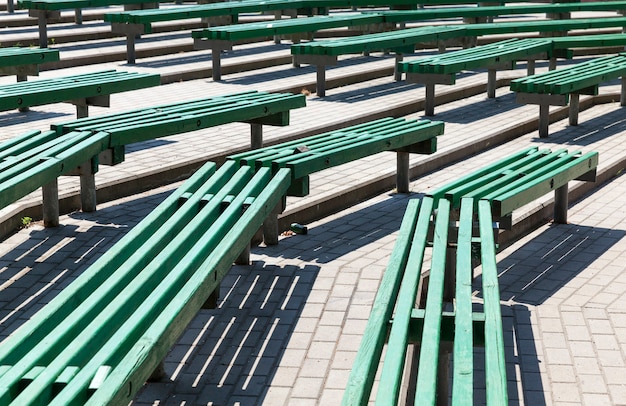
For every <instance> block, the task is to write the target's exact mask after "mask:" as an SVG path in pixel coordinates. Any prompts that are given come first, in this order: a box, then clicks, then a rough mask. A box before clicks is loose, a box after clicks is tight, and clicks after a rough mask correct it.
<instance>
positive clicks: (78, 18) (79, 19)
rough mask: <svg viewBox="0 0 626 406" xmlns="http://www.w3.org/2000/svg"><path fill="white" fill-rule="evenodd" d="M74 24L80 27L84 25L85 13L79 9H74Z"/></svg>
mask: <svg viewBox="0 0 626 406" xmlns="http://www.w3.org/2000/svg"><path fill="white" fill-rule="evenodd" d="M74 22H75V23H76V24H78V25H80V24H82V23H83V11H82V10H81V9H79V8H77V9H74Z"/></svg>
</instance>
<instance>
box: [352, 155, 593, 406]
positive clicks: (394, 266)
mask: <svg viewBox="0 0 626 406" xmlns="http://www.w3.org/2000/svg"><path fill="white" fill-rule="evenodd" d="M597 164H598V154H597V153H587V154H582V153H568V152H567V151H564V150H558V151H549V150H539V149H537V148H531V149H528V150H525V151H521V152H519V153H517V154H514V155H512V156H509V157H507V158H505V159H503V160H501V161H499V162H496V163H494V164H492V165H489V166H487V167H485V168H483V169H481V170H478V171H476V172H474V173H471V174H469V175H467V176H465V177H462V178H461V179H458V180H456V181H454V182H452V183H450V184H448V185H445V186H443V187H441V188H439V189H437V190H436V191H434V192H432V193H429V194H428V195H426V196H424V197H423V198H422V199H414V200H411V201H410V202H409V204H408V207H407V209H406V213H405V215H404V219H403V221H402V225H401V227H400V231H399V234H398V238H397V241H396V245H395V248H394V250H393V252H392V254H391V258H390V261H389V265H388V267H387V270H386V271H385V273H384V276H383V280H382V281H381V284H380V287H379V290H378V292H377V295H376V298H375V300H374V304H373V307H372V311H371V313H370V317H369V320H368V323H367V326H366V328H365V333H364V335H363V338H362V341H361V345H360V348H359V350H358V353H357V356H356V359H355V361H354V364H353V367H352V370H351V373H350V378H349V381H348V386H347V388H346V392H345V394H344V398H343V405H345V406H348V405H350V406H354V405H366V404H368V401H369V399H370V397H371V396H372V395H371V391H372V388H373V383H374V379H375V377H376V376H379V377H380V381H379V382H378V383H377V391H376V397H375V399H376V401H375V404H377V405H378V404H380V405H382V404H385V405H389V404H393V405H395V404H400V403H399V400H398V399H400V398H402V399H413V400H414V402H415V404H416V405H417V404H419V405H435V404H448V399H451V403H452V404H455V405H460V404H473V403H474V388H475V387H479V388H486V389H485V392H486V393H485V396H486V404H490V405H506V404H508V389H507V368H506V365H505V355H506V354H505V349H504V339H503V337H504V334H503V327H502V320H501V311H500V306H501V303H500V299H499V288H498V272H497V267H496V257H495V255H496V248H497V245H496V244H497V233H498V231H497V229H496V230H494V228H493V225H494V224H497V225H499V226H502V225H505V224H510V215H511V213H512V212H513V211H514V210H515V209H517V208H519V207H521V206H523V205H524V204H526V203H529V202H531V201H533V200H535V199H536V198H537V197H540V196H542V195H545V194H547V193H549V192H551V191H554V193H555V203H554V207H555V212H554V219H555V222H557V223H566V222H567V204H568V203H567V196H568V186H567V185H568V182H569V181H571V180H574V179H578V180H583V181H594V180H595V173H596V167H597ZM494 222H495V223H494ZM494 234H495V237H494ZM429 247H432V248H429ZM427 251H428V253H430V254H431V258H430V261H427V260H426V257H427V256H428V255H427ZM426 264H429V265H430V266H429V268H428V269H427V268H425V267H426V266H427V265H426ZM478 264H480V265H481V277H482V289H480V288H479V289H480V292H481V296H482V301H481V302H480V303H482V306H477V303H478V302H477V301H476V300H475V299H474V298H473V282H474V268H475V267H476V266H477V265H478ZM474 347H484V359H478V358H476V357H475V356H474V352H473V350H474ZM385 348H386V351H384V357H383V350H384V349H385ZM450 355H452V358H451V357H450ZM381 360H383V361H382V362H381ZM451 362H452V364H453V369H452V371H450V363H451ZM478 365H484V374H481V375H480V381H477V379H478V375H477V374H474V371H475V370H477V369H478V367H477V366H478ZM475 381H476V382H475ZM449 382H452V390H450V388H449ZM402 388H407V389H406V390H407V392H406V393H401V390H402ZM479 398H480V397H479ZM483 399H484V398H483ZM411 403H413V401H411Z"/></svg>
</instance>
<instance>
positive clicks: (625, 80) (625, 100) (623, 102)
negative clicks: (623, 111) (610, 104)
mask: <svg viewBox="0 0 626 406" xmlns="http://www.w3.org/2000/svg"><path fill="white" fill-rule="evenodd" d="M619 105H620V106H622V107H624V106H626V76H622V92H621V94H620V98H619Z"/></svg>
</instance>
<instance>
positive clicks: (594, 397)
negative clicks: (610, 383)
mask: <svg viewBox="0 0 626 406" xmlns="http://www.w3.org/2000/svg"><path fill="white" fill-rule="evenodd" d="M582 400H583V404H584V405H589V406H591V405H594V406H595V405H598V406H604V405H606V406H611V405H612V404H613V403H612V402H611V398H610V397H609V395H605V394H595V393H584V394H583V396H582Z"/></svg>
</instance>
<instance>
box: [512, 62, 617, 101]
mask: <svg viewBox="0 0 626 406" xmlns="http://www.w3.org/2000/svg"><path fill="white" fill-rule="evenodd" d="M625 72H626V55H622V54H619V55H611V56H606V57H601V58H595V59H592V60H589V61H586V62H582V63H579V64H577V65H574V66H570V67H567V68H563V69H557V70H554V71H550V72H545V73H542V74H536V75H532V76H528V77H525V78H520V79H516V80H514V81H512V82H511V90H513V91H521V92H526V93H551V94H568V93H572V92H575V91H577V90H582V89H585V88H588V87H590V86H594V85H598V84H600V83H603V82H606V81H609V80H612V79H616V78H618V77H620V76H622V75H623V74H624V73H625Z"/></svg>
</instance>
